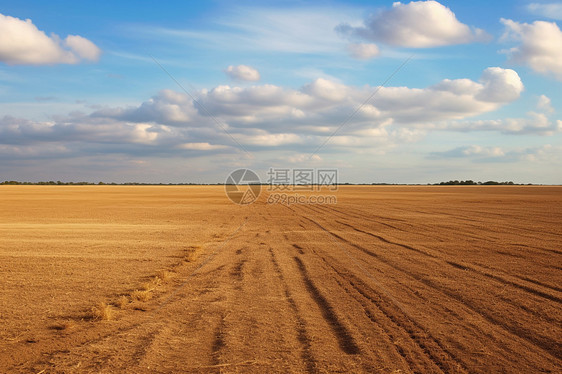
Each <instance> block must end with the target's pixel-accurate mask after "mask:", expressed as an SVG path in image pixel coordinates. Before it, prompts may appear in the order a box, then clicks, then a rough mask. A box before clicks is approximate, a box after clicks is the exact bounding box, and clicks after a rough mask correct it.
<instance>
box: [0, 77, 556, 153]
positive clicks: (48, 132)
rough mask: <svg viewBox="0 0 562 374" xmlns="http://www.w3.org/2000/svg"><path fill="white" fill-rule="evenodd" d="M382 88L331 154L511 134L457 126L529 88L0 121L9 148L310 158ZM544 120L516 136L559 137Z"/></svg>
mask: <svg viewBox="0 0 562 374" xmlns="http://www.w3.org/2000/svg"><path fill="white" fill-rule="evenodd" d="M374 90H378V91H377V95H376V96H375V98H374V100H372V101H370V102H369V103H366V104H365V105H363V106H362V107H361V108H360V110H358V111H357V113H356V115H355V116H354V117H353V119H352V120H351V121H349V122H347V124H346V126H345V127H343V128H342V129H341V131H340V132H339V133H338V134H337V135H336V136H334V137H333V138H331V139H330V142H329V143H328V144H327V146H326V147H325V148H324V149H323V150H325V151H328V150H329V149H331V148H338V149H342V150H346V151H351V152H357V153H373V152H375V153H376V152H384V151H385V150H387V149H389V148H391V147H392V146H393V145H394V144H402V143H409V142H415V141H419V140H420V139H421V138H422V137H423V136H424V135H425V134H426V132H427V131H432V130H451V131H472V130H481V129H483V128H485V129H487V130H490V131H501V132H504V131H506V125H505V124H489V123H487V124H478V123H474V122H471V123H468V122H462V123H461V122H458V121H460V120H465V121H466V120H467V119H468V118H469V117H472V116H476V115H479V114H483V113H486V112H490V111H493V110H495V109H497V108H499V107H501V106H502V105H505V104H507V103H509V102H512V101H513V100H516V99H517V98H518V97H519V94H520V93H521V91H522V90H523V85H522V83H521V81H520V79H519V77H518V76H517V73H515V72H514V71H513V70H509V69H501V68H488V69H486V70H484V72H483V73H482V76H481V78H480V80H479V81H473V80H470V79H455V80H443V81H441V82H439V83H437V84H435V85H433V86H429V87H426V88H408V87H371V86H363V87H355V86H348V85H345V84H343V83H341V82H336V81H333V80H329V79H325V78H318V79H316V80H314V81H312V82H310V83H308V84H305V85H304V86H302V87H301V88H300V89H289V88H284V87H279V86H275V85H269V84H265V85H256V86H249V87H237V86H233V87H232V86H226V85H223V86H218V87H215V88H213V89H210V90H207V89H204V90H201V91H199V92H197V93H195V95H196V96H197V97H198V101H199V103H201V104H202V105H203V106H204V107H205V108H206V110H203V109H202V107H201V106H199V105H197V104H196V103H194V102H193V100H192V99H191V98H190V97H189V96H188V95H187V94H185V93H181V92H175V91H171V90H163V91H161V92H159V93H158V94H157V95H155V96H154V97H152V98H150V99H148V100H146V101H145V102H142V103H140V104H139V105H136V106H131V107H104V108H98V109H97V110H95V111H94V112H92V113H89V114H84V113H72V114H69V115H66V116H58V117H53V118H52V119H51V120H50V121H43V122H40V121H31V120H25V119H18V118H13V117H8V116H6V117H3V118H2V119H0V144H5V145H13V146H24V145H26V146H27V145H31V144H49V143H51V144H62V145H68V144H75V145H76V146H75V147H73V148H72V149H74V150H75V149H80V150H81V151H82V152H87V151H89V150H91V151H92V152H98V151H100V152H101V150H102V151H103V152H104V153H120V154H132V155H133V156H134V155H137V154H144V155H147V154H164V155H167V154H177V153H178V152H180V153H181V152H187V154H189V155H193V154H199V153H206V154H208V153H210V154H215V153H219V152H220V153H234V152H238V151H239V150H238V149H237V147H236V144H235V142H233V140H232V138H231V137H230V136H232V137H234V138H235V139H236V142H237V143H239V144H243V145H244V146H245V148H246V147H247V148H248V149H250V150H263V149H267V148H276V149H285V150H292V151H298V150H300V151H299V152H300V153H302V152H303V151H302V149H303V147H314V145H318V144H321V143H322V142H324V141H325V140H326V138H327V137H328V136H330V135H331V134H332V133H333V132H334V130H335V129H336V128H338V127H339V126H340V124H341V123H343V121H347V119H348V117H349V115H350V114H351V113H353V112H354V111H356V110H357V108H359V107H360V105H361V104H363V103H364V101H365V99H366V98H367V97H369V96H370V95H371V94H372V93H373V92H374ZM541 100H542V101H543V102H545V101H546V99H545V98H542V99H541ZM543 104H544V103H543ZM209 113H212V115H213V117H211V116H209ZM539 117H540V113H539V114H537V116H536V118H535V120H536V123H534V124H533V126H531V125H526V124H513V125H508V126H510V127H509V128H510V131H512V132H527V133H530V132H535V133H538V132H546V131H553V130H552V129H550V130H549V127H548V126H551V124H550V122H549V124H548V125H544V124H542V125H537V124H540V123H542V122H539V120H540V118H539ZM215 119H219V120H220V122H221V125H219V124H217V123H216V121H215ZM455 121H457V122H455ZM547 121H548V119H547ZM224 129H227V131H228V134H226V133H225V131H224ZM78 145H79V146H78ZM45 149H47V150H48V149H49V148H45ZM53 149H54V148H53Z"/></svg>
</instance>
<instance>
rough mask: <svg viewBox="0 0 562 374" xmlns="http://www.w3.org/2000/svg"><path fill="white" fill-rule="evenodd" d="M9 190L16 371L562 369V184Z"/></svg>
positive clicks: (1, 269) (6, 359) (5, 339)
mask: <svg viewBox="0 0 562 374" xmlns="http://www.w3.org/2000/svg"><path fill="white" fill-rule="evenodd" d="M335 195H336V196H337V200H338V202H337V204H332V205H319V204H315V205H312V204H308V205H305V204H301V205H297V204H295V205H291V206H286V205H282V204H267V197H268V195H267V192H266V191H264V192H262V194H261V196H260V198H259V200H258V201H256V202H255V203H253V204H251V205H248V206H239V205H236V204H233V203H231V202H230V201H229V200H228V199H227V197H226V196H225V193H224V188H223V187H218V186H212V187H196V186H185V187H184V186H182V187H179V186H178V187H176V186H162V187H150V186H135V187H127V186H76V187H70V186H68V187H67V186H61V187H59V186H2V187H0V326H1V327H0V372H1V373H12V372H15V373H18V372H23V373H28V372H30V373H39V372H40V373H115V372H128V373H174V372H193V373H199V372H205V373H206V372H211V373H215V372H217V373H218V372H225V373H231V372H232V373H237V372H240V373H244V372H250V373H275V372H279V373H281V372H295V373H324V372H340V373H354V372H356V373H367V372H369V373H561V372H562V308H561V304H562V282H561V281H562V246H561V242H562V225H561V223H562V188H561V187H547V186H544V187H535V186H526V187H521V186H489V187H484V186H470V187H456V186H454V187H441V186H439V187H437V186H435V187H433V186H432V187H429V186H427V187H426V186H423V187H395V186H392V187H390V186H389V187H386V186H385V187H382V186H381V187H353V186H343V187H340V188H339V190H338V191H336V192H335Z"/></svg>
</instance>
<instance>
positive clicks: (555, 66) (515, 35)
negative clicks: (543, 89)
mask: <svg viewBox="0 0 562 374" xmlns="http://www.w3.org/2000/svg"><path fill="white" fill-rule="evenodd" d="M501 22H502V23H503V24H504V26H505V33H504V35H503V36H502V40H504V41H508V40H515V41H519V42H520V44H519V45H518V46H516V47H513V48H511V49H509V50H507V51H504V52H506V53H507V54H508V55H509V60H510V61H511V62H512V63H516V64H521V65H527V66H529V67H530V68H531V69H533V70H534V71H536V72H538V73H540V74H552V75H553V76H554V77H555V78H556V79H558V80H561V81H562V48H561V46H562V31H560V28H559V27H558V25H557V24H556V23H555V22H545V21H535V22H533V23H531V24H529V23H519V22H515V21H512V20H510V19H503V18H502V19H501Z"/></svg>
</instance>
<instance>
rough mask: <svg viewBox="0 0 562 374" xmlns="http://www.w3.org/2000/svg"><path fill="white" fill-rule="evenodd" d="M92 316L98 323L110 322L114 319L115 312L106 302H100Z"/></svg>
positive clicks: (93, 310) (92, 311) (94, 308)
mask: <svg viewBox="0 0 562 374" xmlns="http://www.w3.org/2000/svg"><path fill="white" fill-rule="evenodd" d="M91 316H92V319H93V320H96V321H110V320H112V319H113V317H114V311H113V308H112V307H111V305H109V304H107V303H105V302H100V303H99V304H98V305H96V306H95V307H93V308H92V310H91Z"/></svg>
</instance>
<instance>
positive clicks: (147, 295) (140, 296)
mask: <svg viewBox="0 0 562 374" xmlns="http://www.w3.org/2000/svg"><path fill="white" fill-rule="evenodd" d="M131 298H132V299H133V300H138V301H148V300H150V299H152V293H151V292H150V291H147V290H144V291H141V290H134V291H133V292H132V293H131Z"/></svg>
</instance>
